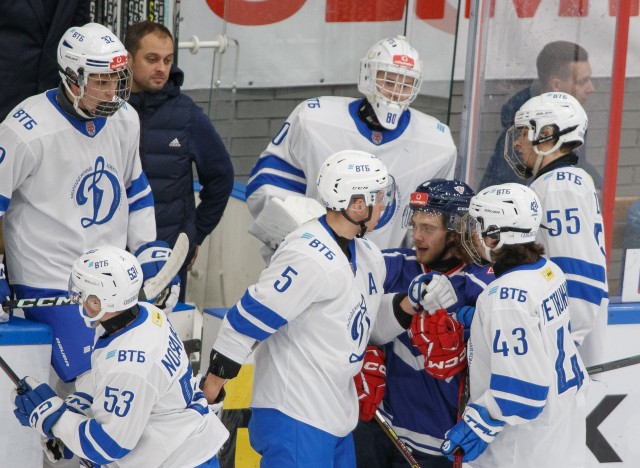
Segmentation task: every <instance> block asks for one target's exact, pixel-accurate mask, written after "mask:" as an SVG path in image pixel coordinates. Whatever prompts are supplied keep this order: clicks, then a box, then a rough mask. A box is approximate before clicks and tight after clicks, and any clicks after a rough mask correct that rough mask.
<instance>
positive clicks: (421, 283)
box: [407, 273, 433, 312]
mask: <svg viewBox="0 0 640 468" xmlns="http://www.w3.org/2000/svg"><path fill="white" fill-rule="evenodd" d="M432 277H433V273H426V274H422V275H418V276H416V277H415V278H413V279H412V280H411V283H410V284H409V289H408V290H407V298H408V299H409V304H411V307H413V310H415V311H416V312H422V311H423V310H424V308H423V307H422V305H421V304H420V300H421V299H422V297H423V296H424V295H425V294H427V284H429V281H431V278H432Z"/></svg>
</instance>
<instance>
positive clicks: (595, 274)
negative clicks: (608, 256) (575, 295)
mask: <svg viewBox="0 0 640 468" xmlns="http://www.w3.org/2000/svg"><path fill="white" fill-rule="evenodd" d="M551 260H553V261H554V262H555V263H556V264H557V265H558V266H559V267H560V269H561V270H562V271H563V272H564V273H565V275H578V276H584V277H585V278H589V279H592V280H595V281H600V282H601V283H604V282H605V279H606V272H605V269H604V266H602V265H598V264H596V263H590V262H586V261H584V260H580V259H578V258H571V257H551Z"/></svg>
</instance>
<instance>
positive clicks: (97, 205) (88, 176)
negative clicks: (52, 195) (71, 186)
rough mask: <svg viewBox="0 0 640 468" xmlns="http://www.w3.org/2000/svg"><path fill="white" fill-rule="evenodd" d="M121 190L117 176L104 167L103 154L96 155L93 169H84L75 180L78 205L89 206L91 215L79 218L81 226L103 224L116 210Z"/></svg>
mask: <svg viewBox="0 0 640 468" xmlns="http://www.w3.org/2000/svg"><path fill="white" fill-rule="evenodd" d="M121 198H122V192H121V189H120V181H119V179H118V176H117V175H116V174H115V173H114V172H112V171H111V170H109V168H108V167H107V168H105V162H104V157H103V156H98V158H97V159H96V162H95V165H94V167H93V169H89V170H88V171H85V172H84V173H83V174H82V175H81V176H80V179H79V181H78V182H77V192H76V194H75V200H76V203H78V205H79V206H83V205H87V206H88V207H89V208H91V211H92V213H91V217H84V218H81V220H80V223H81V224H82V227H83V228H88V227H91V226H93V225H100V224H105V223H107V222H108V221H109V220H111V218H113V215H114V214H115V212H116V209H117V208H118V205H120V199H121Z"/></svg>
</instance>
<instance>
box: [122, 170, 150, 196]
mask: <svg viewBox="0 0 640 468" xmlns="http://www.w3.org/2000/svg"><path fill="white" fill-rule="evenodd" d="M148 188H149V180H148V179H147V176H146V175H144V172H141V173H140V176H139V177H138V178H137V179H133V180H132V181H131V185H130V186H129V188H128V189H127V198H129V199H131V198H133V197H135V196H136V195H139V194H141V193H142V192H144V191H145V190H147V189H148Z"/></svg>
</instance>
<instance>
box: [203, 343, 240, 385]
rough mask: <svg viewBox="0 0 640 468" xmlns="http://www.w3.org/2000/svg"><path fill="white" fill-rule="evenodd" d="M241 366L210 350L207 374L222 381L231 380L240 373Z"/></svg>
mask: <svg viewBox="0 0 640 468" xmlns="http://www.w3.org/2000/svg"><path fill="white" fill-rule="evenodd" d="M241 367H242V364H238V363H237V362H236V361H234V360H233V359H229V358H228V357H226V356H224V355H223V354H220V353H219V352H217V351H216V350H215V349H212V350H211V355H210V357H209V370H208V371H207V372H209V373H210V374H213V375H217V376H218V377H221V378H223V379H233V378H234V377H235V376H237V375H238V373H239V372H240V368H241Z"/></svg>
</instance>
